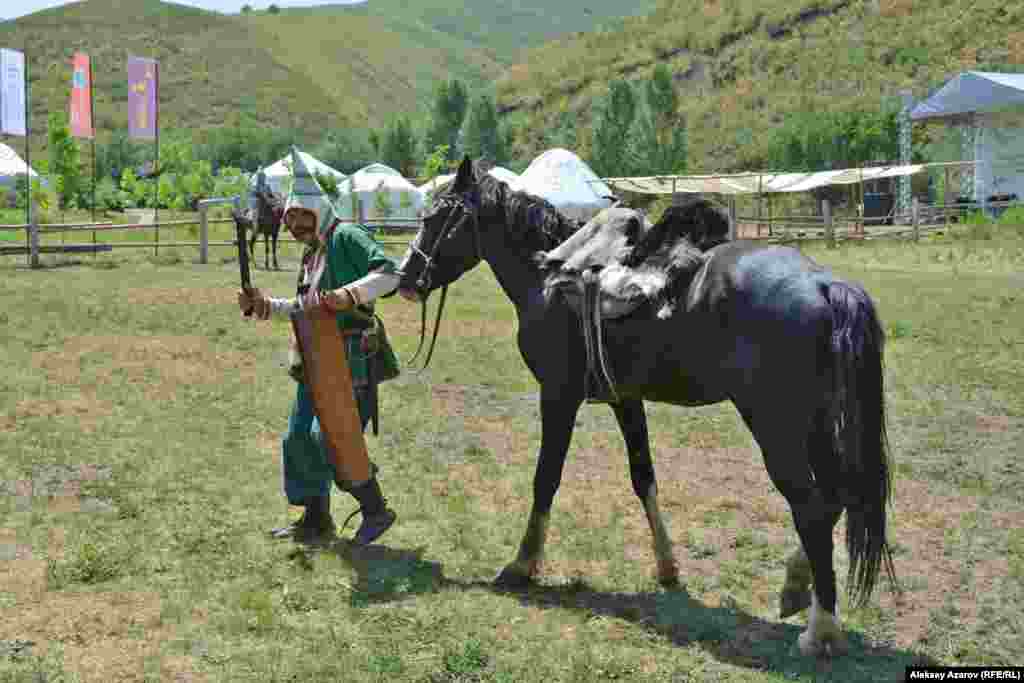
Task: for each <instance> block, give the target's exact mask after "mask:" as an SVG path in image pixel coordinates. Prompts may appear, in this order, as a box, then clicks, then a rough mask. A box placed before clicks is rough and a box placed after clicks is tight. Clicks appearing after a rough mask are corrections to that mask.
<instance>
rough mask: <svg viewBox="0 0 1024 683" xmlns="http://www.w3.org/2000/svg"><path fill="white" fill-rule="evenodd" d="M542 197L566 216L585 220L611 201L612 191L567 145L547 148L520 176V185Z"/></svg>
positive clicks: (606, 206)
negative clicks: (565, 146) (566, 147)
mask: <svg viewBox="0 0 1024 683" xmlns="http://www.w3.org/2000/svg"><path fill="white" fill-rule="evenodd" d="M518 189H520V190H522V191H524V192H529V193H530V194H534V195H537V196H538V197H543V198H544V199H546V200H548V201H549V202H551V203H552V204H554V205H555V207H556V208H557V209H558V210H559V211H561V212H562V213H563V214H564V215H566V216H568V217H569V218H573V219H575V220H578V221H588V220H590V219H591V218H592V217H593V216H594V215H595V214H597V213H598V212H599V211H601V210H602V209H606V208H608V207H609V206H611V205H612V203H613V201H614V200H613V199H612V197H613V196H614V193H613V192H612V191H611V189H610V188H609V187H608V186H607V185H606V184H605V183H604V182H602V181H601V179H600V178H599V177H598V176H597V174H596V173H594V171H593V169H591V168H590V166H588V165H587V163H586V162H585V161H583V159H580V158H579V157H578V156H576V155H575V154H573V153H572V152H570V151H569V150H567V149H561V148H556V149H549V150H548V151H546V152H544V153H543V154H541V155H540V156H539V157H537V158H536V159H534V160H533V161H532V162H530V165H529V166H528V167H527V168H526V170H525V171H523V173H522V175H520V176H519V188H518Z"/></svg>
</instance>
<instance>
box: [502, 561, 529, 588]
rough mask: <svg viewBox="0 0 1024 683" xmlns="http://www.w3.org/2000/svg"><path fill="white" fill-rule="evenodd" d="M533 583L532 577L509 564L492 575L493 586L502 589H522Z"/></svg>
mask: <svg viewBox="0 0 1024 683" xmlns="http://www.w3.org/2000/svg"><path fill="white" fill-rule="evenodd" d="M531 585H533V577H532V576H530V575H529V574H526V573H524V572H522V571H521V570H519V569H517V568H515V567H513V566H511V565H509V566H508V567H505V568H504V569H502V570H501V573H500V574H498V575H497V576H496V577H494V586H495V587H496V588H501V589H504V590H523V589H524V588H529V587H530V586H531Z"/></svg>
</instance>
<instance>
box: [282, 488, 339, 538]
mask: <svg viewBox="0 0 1024 683" xmlns="http://www.w3.org/2000/svg"><path fill="white" fill-rule="evenodd" d="M305 508H306V509H305V511H304V512H303V513H302V517H300V518H299V519H297V520H296V521H294V522H292V523H291V524H289V525H288V526H285V527H281V528H279V529H272V530H271V531H270V536H271V537H272V538H277V539H282V538H291V539H293V540H296V541H300V542H305V543H311V542H315V541H321V540H324V539H327V538H330V537H331V536H333V535H334V533H335V526H334V519H333V518H332V517H331V497H330V495H327V496H316V497H313V498H310V499H309V500H307V501H306V506H305Z"/></svg>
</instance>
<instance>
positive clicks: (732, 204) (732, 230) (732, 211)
mask: <svg viewBox="0 0 1024 683" xmlns="http://www.w3.org/2000/svg"><path fill="white" fill-rule="evenodd" d="M735 239H736V196H735V195H732V196H730V197H729V241H730V242H731V241H733V240H735Z"/></svg>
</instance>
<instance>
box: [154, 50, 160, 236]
mask: <svg viewBox="0 0 1024 683" xmlns="http://www.w3.org/2000/svg"><path fill="white" fill-rule="evenodd" d="M153 107H154V110H155V111H154V112H153V127H154V132H155V135H154V136H153V137H154V138H155V140H156V150H155V151H156V156H155V159H154V161H153V174H154V182H153V195H154V198H155V201H154V202H153V227H154V229H155V231H156V244H155V245H154V247H153V255H154V256H157V255H158V254H159V253H160V64H159V63H158V62H157V61H156V60H153Z"/></svg>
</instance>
